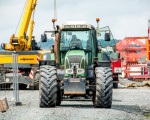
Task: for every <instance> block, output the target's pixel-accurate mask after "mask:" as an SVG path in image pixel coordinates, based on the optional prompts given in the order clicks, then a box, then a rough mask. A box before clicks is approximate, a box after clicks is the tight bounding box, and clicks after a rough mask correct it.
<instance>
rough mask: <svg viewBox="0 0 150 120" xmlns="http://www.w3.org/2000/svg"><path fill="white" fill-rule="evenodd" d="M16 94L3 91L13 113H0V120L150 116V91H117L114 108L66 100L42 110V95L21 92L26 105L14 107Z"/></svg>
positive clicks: (138, 119)
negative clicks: (40, 97)
mask: <svg viewBox="0 0 150 120" xmlns="http://www.w3.org/2000/svg"><path fill="white" fill-rule="evenodd" d="M12 94H13V93H12V91H0V97H7V100H8V103H9V110H8V111H7V112H5V113H0V120H99V119H101V120H131V119H132V120H134V119H135V120H143V119H144V120H145V119H148V118H147V117H146V116H144V114H145V113H150V88H148V87H147V88H146V87H143V88H126V87H124V86H122V85H121V86H120V87H119V88H118V89H114V90H113V103H112V108H111V109H100V108H94V107H93V103H92V102H91V101H90V100H86V101H85V100H83V101H73V100H71V101H63V102H62V104H61V106H59V107H56V108H39V105H38V100H39V92H38V91H33V90H21V91H20V101H21V102H22V106H17V107H16V106H14V105H13V102H12Z"/></svg>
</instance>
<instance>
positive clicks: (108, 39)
mask: <svg viewBox="0 0 150 120" xmlns="http://www.w3.org/2000/svg"><path fill="white" fill-rule="evenodd" d="M105 41H110V34H109V33H105Z"/></svg>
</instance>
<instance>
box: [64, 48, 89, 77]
mask: <svg viewBox="0 0 150 120" xmlns="http://www.w3.org/2000/svg"><path fill="white" fill-rule="evenodd" d="M85 61H86V56H85V53H84V51H83V50H70V51H68V52H67V53H66V56H65V76H69V75H73V74H76V75H81V76H85V65H86V64H85Z"/></svg>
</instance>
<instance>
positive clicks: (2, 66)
mask: <svg viewBox="0 0 150 120" xmlns="http://www.w3.org/2000/svg"><path fill="white" fill-rule="evenodd" d="M36 3H37V0H27V2H26V7H25V10H24V14H23V17H22V21H21V25H20V29H19V32H18V35H14V34H13V35H12V36H11V38H10V43H7V44H5V43H3V44H2V45H1V46H2V48H3V49H4V50H5V51H0V85H2V84H9V85H12V83H13V71H12V54H13V53H15V54H18V72H19V83H20V84H22V85H23V86H25V87H26V86H27V85H29V86H34V87H35V88H36V89H38V87H39V75H40V74H39V71H38V67H39V65H40V58H42V55H43V53H44V52H45V51H43V50H41V49H40V47H39V46H38V45H37V42H36V41H35V38H34V36H33V35H32V34H33V27H34V11H35V7H36ZM29 24H30V25H29ZM29 26H30V28H29ZM28 29H29V35H28V36H27V32H28ZM49 52H50V51H49Z"/></svg>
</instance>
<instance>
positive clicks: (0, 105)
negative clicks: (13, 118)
mask: <svg viewBox="0 0 150 120" xmlns="http://www.w3.org/2000/svg"><path fill="white" fill-rule="evenodd" d="M8 109H9V106H8V102H7V99H6V97H3V98H0V112H6V111H7V110H8Z"/></svg>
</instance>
